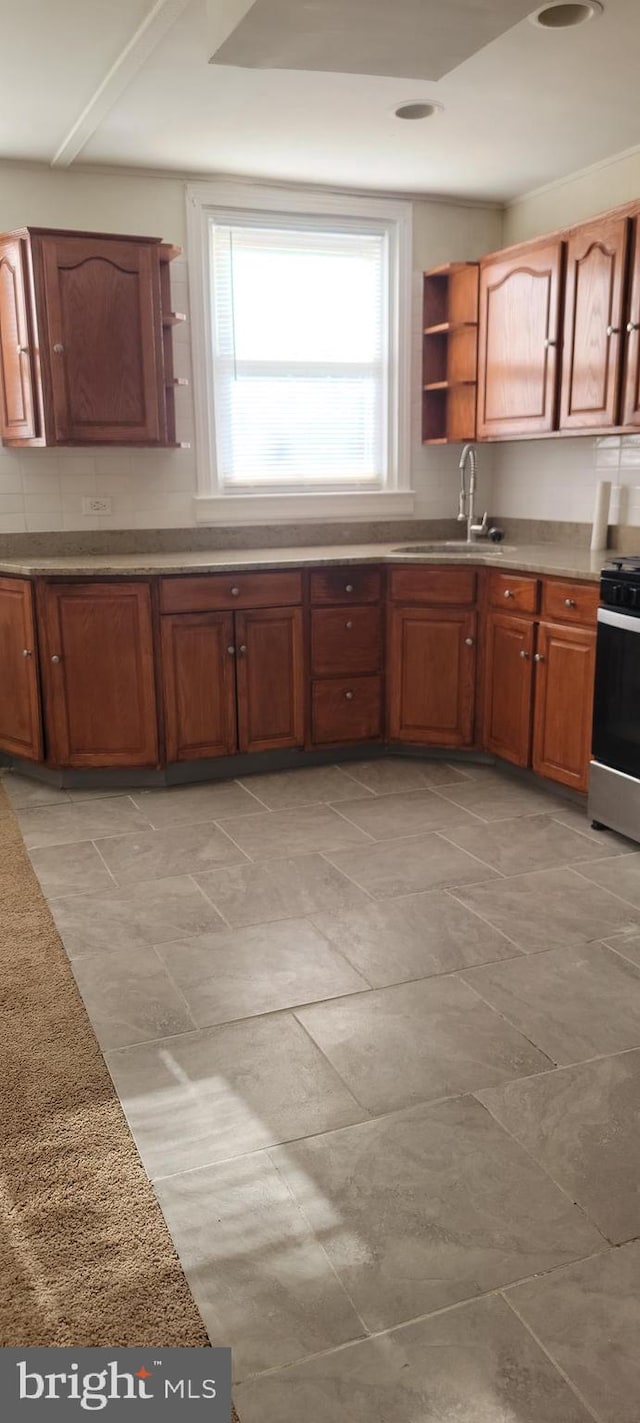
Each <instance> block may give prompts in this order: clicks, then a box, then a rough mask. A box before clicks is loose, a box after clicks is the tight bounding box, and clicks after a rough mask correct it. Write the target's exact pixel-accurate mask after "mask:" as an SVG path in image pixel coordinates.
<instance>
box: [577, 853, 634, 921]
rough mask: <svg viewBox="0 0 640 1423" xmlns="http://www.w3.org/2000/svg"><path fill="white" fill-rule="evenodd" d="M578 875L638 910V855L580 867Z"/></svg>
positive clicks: (600, 861)
mask: <svg viewBox="0 0 640 1423" xmlns="http://www.w3.org/2000/svg"><path fill="white" fill-rule="evenodd" d="M580 873H581V874H583V875H584V876H585V878H586V879H589V880H591V882H592V883H593V884H599V885H601V887H602V889H609V890H611V893H612V894H618V895H620V898H621V899H626V900H627V901H628V903H629V904H633V905H635V907H636V908H637V909H640V854H634V855H624V856H623V857H622V858H621V857H620V856H617V857H616V859H613V860H611V859H609V860H598V861H597V862H595V863H594V864H588V865H581V866H580Z"/></svg>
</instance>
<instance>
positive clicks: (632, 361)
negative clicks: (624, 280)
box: [622, 218, 640, 425]
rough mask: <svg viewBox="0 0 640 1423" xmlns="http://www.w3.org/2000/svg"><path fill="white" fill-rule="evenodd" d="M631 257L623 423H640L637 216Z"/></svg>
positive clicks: (639, 228)
mask: <svg viewBox="0 0 640 1423" xmlns="http://www.w3.org/2000/svg"><path fill="white" fill-rule="evenodd" d="M633 226H634V234H633V256H632V259H631V296H630V299H629V319H628V322H627V335H626V342H625V350H626V362H625V374H624V404H623V410H622V424H623V425H640V222H639V221H638V219H637V218H636V221H635V223H634V225H633Z"/></svg>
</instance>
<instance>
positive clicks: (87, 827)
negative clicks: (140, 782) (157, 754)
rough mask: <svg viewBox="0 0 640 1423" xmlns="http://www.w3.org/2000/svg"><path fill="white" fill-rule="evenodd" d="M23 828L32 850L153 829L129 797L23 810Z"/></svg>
mask: <svg viewBox="0 0 640 1423" xmlns="http://www.w3.org/2000/svg"><path fill="white" fill-rule="evenodd" d="M20 829H21V831H22V836H23V839H24V842H25V844H26V846H27V848H28V849H40V848H41V847H42V846H44V845H68V844H71V843H73V842H74V841H78V840H97V839H98V838H99V837H100V836H102V835H126V834H129V833H130V834H135V833H136V832H141V833H142V834H144V832H145V831H146V830H148V829H149V821H148V820H147V819H146V817H145V816H144V815H141V813H140V811H139V810H138V809H137V807H136V806H135V805H134V804H133V801H132V800H130V799H129V797H128V796H114V797H113V798H112V799H111V800H109V799H108V800H89V801H80V802H77V803H74V804H71V803H69V804H68V805H55V806H34V807H33V808H29V809H27V810H22V811H21V812H20Z"/></svg>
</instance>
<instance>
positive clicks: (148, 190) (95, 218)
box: [0, 163, 502, 532]
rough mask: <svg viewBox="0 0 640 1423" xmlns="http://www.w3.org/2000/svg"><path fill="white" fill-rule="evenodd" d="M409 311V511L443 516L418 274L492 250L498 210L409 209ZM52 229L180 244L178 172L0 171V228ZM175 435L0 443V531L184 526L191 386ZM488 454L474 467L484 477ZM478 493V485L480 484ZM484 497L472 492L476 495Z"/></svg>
mask: <svg viewBox="0 0 640 1423" xmlns="http://www.w3.org/2000/svg"><path fill="white" fill-rule="evenodd" d="M414 217H415V230H414V267H415V274H414V297H415V300H414V313H413V372H412V470H413V473H414V476H415V487H416V491H417V498H416V515H417V516H419V517H427V518H429V517H433V518H443V517H447V516H448V515H450V514H452V513H453V512H454V511H455V502H456V496H455V484H456V474H455V469H456V463H457V451H456V450H455V449H444V450H441V449H423V447H422V443H421V430H420V385H421V371H420V366H421V345H422V343H421V336H420V331H421V314H422V303H421V274H422V270H423V269H424V268H425V267H431V266H436V265H438V264H439V263H440V262H445V261H448V260H452V259H457V258H474V257H479V256H481V255H482V253H483V252H486V251H488V250H490V249H491V248H493V247H497V246H499V245H500V240H501V228H502V214H501V212H500V210H499V209H498V208H496V207H475V206H466V205H463V204H456V203H448V202H447V203H442V202H421V203H415V204H414ZM29 224H32V225H34V226H38V225H39V226H50V227H69V228H83V229H85V230H89V231H105V232H131V233H136V234H147V235H149V236H154V237H163V238H164V239H165V240H166V241H170V242H176V243H178V244H179V245H184V243H185V240H186V235H185V205H184V181H183V179H182V178H181V177H176V176H165V175H161V174H158V175H149V174H136V173H122V172H118V173H110V172H104V173H102V172H96V171H95V170H92V171H89V170H86V171H84V170H78V171H72V172H59V171H55V172H54V171H52V170H51V169H50V168H47V167H44V166H40V165H36V164H24V165H23V164H11V163H5V164H0V231H7V230H9V229H11V228H13V227H20V226H28V225H29ZM172 283H173V288H174V290H173V301H174V305H175V307H176V308H177V309H178V310H188V286H187V266H186V262H185V261H184V259H179V260H178V261H176V262H174V263H173V264H172ZM175 342H176V345H175V356H176V362H175V364H176V375H179V376H187V377H188V376H189V375H190V347H189V331H188V327H177V328H176V330H175ZM176 403H177V417H178V438H179V439H181V440H188V441H191V444H192V448H191V450H175V451H174V450H165V451H153V450H128V449H124V450H118V449H114V450H95V451H91V450H78V451H74V450H61V451H55V450H38V449H36V450H24V451H15V450H3V449H2V448H1V447H0V532H11V531H23V530H25V529H26V530H34V531H35V530H54V529H55V530H58V529H69V530H72V529H83V530H86V529H91V528H129V529H131V528H166V527H173V528H185V527H188V526H189V525H191V524H193V523H194V522H195V521H194V512H193V493H194V491H195V449H194V448H193V442H194V432H193V408H192V402H191V395H190V392H189V391H185V390H178V391H177V393H176ZM489 469H490V459H489V456H488V452H487V457H486V458H485V459H483V461H482V464H481V476H482V470H484V473H485V492H486V487H487V485H486V481H487V478H488V473H489ZM481 491H482V486H481ZM87 494H107V495H110V497H111V499H112V508H113V512H112V514H111V515H110V516H106V517H101V518H89V517H87V516H86V515H83V514H82V512H81V501H82V497H83V495H87ZM482 497H483V495H482V492H481V498H482Z"/></svg>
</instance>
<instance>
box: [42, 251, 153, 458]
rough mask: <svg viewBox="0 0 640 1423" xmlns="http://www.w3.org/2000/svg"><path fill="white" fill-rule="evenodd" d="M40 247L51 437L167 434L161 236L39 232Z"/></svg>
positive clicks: (145, 439)
mask: <svg viewBox="0 0 640 1423" xmlns="http://www.w3.org/2000/svg"><path fill="white" fill-rule="evenodd" d="M34 250H35V251H36V253H37V252H40V253H41V257H42V273H43V281H44V295H45V304H46V343H47V347H48V350H47V365H48V370H49V371H50V384H51V403H52V407H53V408H52V417H53V436H54V441H55V442H56V443H59V444H65V443H69V442H80V443H81V444H83V445H87V444H127V445H131V444H137V443H141V444H149V443H153V442H156V441H160V440H162V439H163V438H164V437H165V425H164V417H163V411H164V391H163V382H164V371H163V360H162V344H161V337H162V325H161V322H162V317H161V310H160V260H159V254H158V247H157V244H154V245H152V244H145V243H143V242H121V241H118V240H117V239H115V238H111V239H109V238H107V237H105V238H101V237H54V236H51V237H43V238H38V239H34Z"/></svg>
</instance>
